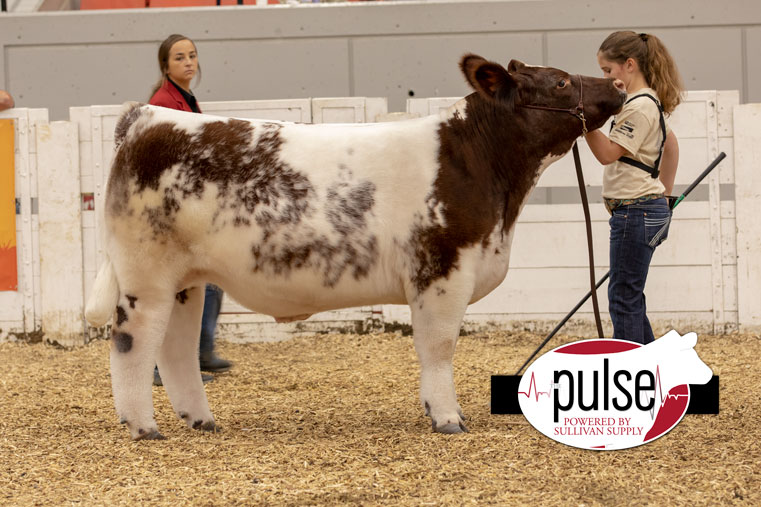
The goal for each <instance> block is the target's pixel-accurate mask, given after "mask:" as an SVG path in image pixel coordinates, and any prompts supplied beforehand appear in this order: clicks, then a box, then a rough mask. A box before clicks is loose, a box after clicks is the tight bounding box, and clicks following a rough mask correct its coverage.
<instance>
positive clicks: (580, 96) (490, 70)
mask: <svg viewBox="0 0 761 507" xmlns="http://www.w3.org/2000/svg"><path fill="white" fill-rule="evenodd" d="M460 67H461V69H462V72H463V74H465V78H466V79H467V81H468V83H469V84H470V85H471V86H472V87H473V89H474V90H475V91H476V92H477V94H478V97H479V98H480V99H482V100H483V101H485V102H486V103H487V104H488V105H489V106H492V107H494V108H496V109H497V110H498V111H500V110H501V111H504V112H505V113H509V114H510V116H511V117H513V118H514V119H515V120H516V121H518V122H519V123H521V127H522V128H523V129H525V130H527V131H528V132H529V134H530V135H542V134H547V135H549V136H552V137H554V138H555V139H557V140H558V141H561V140H563V141H566V142H565V143H562V144H567V142H568V141H570V140H573V139H575V138H576V137H578V136H579V135H581V134H582V131H583V128H584V126H585V125H586V128H587V129H588V130H594V129H597V128H600V127H601V126H602V125H603V124H604V123H605V121H606V120H607V119H608V118H609V117H610V116H611V115H612V114H615V113H617V112H618V111H620V109H621V106H622V105H623V103H624V101H625V100H626V91H625V90H624V86H623V83H621V82H616V81H614V80H613V79H610V78H595V77H588V76H579V75H571V74H568V73H567V72H565V71H562V70H560V69H554V68H551V67H534V66H530V65H525V64H523V63H522V62H519V61H518V60H512V61H511V62H510V64H509V65H508V66H507V69H505V68H504V67H503V66H502V65H500V64H498V63H494V62H490V61H488V60H485V59H484V58H482V57H480V56H478V55H473V54H468V55H465V56H464V57H463V58H462V60H461V62H460ZM569 147H570V146H569ZM563 148H565V149H567V148H566V147H565V146H563ZM553 151H554V150H553Z"/></svg>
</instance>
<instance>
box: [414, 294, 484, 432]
mask: <svg viewBox="0 0 761 507" xmlns="http://www.w3.org/2000/svg"><path fill="white" fill-rule="evenodd" d="M470 287H471V286H470V285H469V284H467V283H463V282H462V281H461V280H457V279H450V280H444V281H437V282H435V283H434V284H433V285H432V286H431V287H429V288H428V289H427V290H426V291H425V292H423V293H422V294H420V295H418V296H417V298H415V299H414V300H412V301H411V303H410V309H411V311H412V329H413V332H414V342H415V350H416V351H417V354H418V358H419V360H420V400H421V402H422V403H423V406H424V408H425V411H426V414H427V415H429V416H430V417H431V422H432V425H433V430H434V431H436V432H438V433H462V432H464V431H468V430H467V428H466V427H465V424H464V417H463V415H462V411H461V410H460V405H459V404H458V403H457V394H456V392H455V387H454V376H453V366H452V359H453V357H454V351H455V345H456V344H457V337H458V336H459V334H460V325H461V323H462V317H463V315H465V308H466V307H467V303H468V301H469V299H470V295H471V293H472V290H471V289H470Z"/></svg>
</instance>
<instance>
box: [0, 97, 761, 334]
mask: <svg viewBox="0 0 761 507" xmlns="http://www.w3.org/2000/svg"><path fill="white" fill-rule="evenodd" d="M454 100H456V98H434V99H415V100H411V101H410V102H409V104H408V108H409V114H408V116H414V115H419V114H429V113H433V114H436V113H437V112H438V111H440V109H441V108H444V107H446V106H448V105H449V104H451V103H452V102H453V101H454ZM738 102H739V98H738V93H737V92H736V91H718V92H717V91H702V92H691V93H690V94H689V95H688V96H687V97H686V100H685V101H684V102H683V104H681V105H680V106H679V108H678V109H677V110H676V111H675V112H674V114H673V116H672V118H671V126H672V128H673V129H674V131H675V132H679V138H680V145H681V153H682V156H681V158H680V165H679V170H678V172H677V180H676V183H677V187H678V188H679V187H681V188H682V189H683V188H684V187H686V186H687V185H688V184H689V183H691V182H692V181H693V180H694V179H695V178H696V177H697V176H698V175H699V174H700V173H701V172H702V170H703V169H704V168H705V167H706V166H707V165H708V163H709V162H710V161H711V160H713V159H714V158H715V157H716V155H717V154H718V153H719V152H720V151H724V152H726V153H727V155H728V156H727V158H726V159H725V160H724V161H723V162H722V163H721V165H720V166H719V167H718V168H717V169H716V170H715V171H714V172H712V173H711V174H710V175H709V176H708V178H706V180H704V182H703V183H702V184H701V185H700V186H699V187H698V188H697V189H696V190H695V191H694V192H693V193H692V194H691V195H690V197H689V198H688V199H687V200H685V201H684V202H683V203H682V204H680V205H679V207H678V208H677V210H676V211H675V215H674V222H673V224H672V226H671V231H670V238H669V240H668V241H667V242H665V243H664V244H663V245H662V246H661V247H659V248H658V250H657V252H656V255H655V257H654V259H653V263H652V268H651V275H650V280H649V282H648V286H647V288H646V295H647V297H648V308H649V311H648V314H649V316H650V319H651V321H652V322H653V325H654V327H655V328H656V332H663V331H666V330H668V329H671V328H676V329H679V330H680V331H682V332H687V331H698V332H724V331H731V330H734V329H741V330H757V329H760V328H761V310H760V309H761V293H760V292H759V290H758V288H759V287H761V252H759V248H761V247H760V246H759V245H761V240H760V239H759V238H761V221H758V220H756V219H755V218H754V217H755V213H754V211H755V207H757V203H758V199H759V188H761V187H760V186H759V185H760V183H759V181H758V171H757V168H758V162H759V153H758V146H761V139H759V130H758V128H757V123H758V119H759V114H761V111H760V110H759V105H758V104H747V105H738ZM202 106H203V108H204V110H205V111H207V112H208V113H215V114H220V115H235V116H238V117H267V118H273V119H290V120H295V121H304V122H311V121H326V120H327V121H339V122H365V121H374V120H378V119H383V120H386V119H389V115H386V114H385V112H386V101H385V99H382V98H381V99H378V98H375V99H372V98H368V99H365V98H354V97H349V98H333V99H294V100H281V101H249V102H214V103H202ZM120 109H121V106H90V107H81V108H72V110H71V121H69V122H52V123H49V122H48V121H47V111H45V110H27V109H14V110H10V111H6V112H3V113H0V117H13V118H15V119H17V123H16V125H17V136H16V137H17V139H16V146H17V147H18V150H17V157H16V181H17V185H16V187H17V194H16V195H17V198H18V199H19V201H20V202H21V214H20V215H19V216H18V217H17V234H18V240H17V243H18V245H19V249H18V263H19V290H18V292H0V340H3V339H7V338H8V336H9V333H11V334H12V333H32V332H39V330H40V329H41V330H42V331H44V332H45V339H47V340H50V341H55V342H57V343H59V344H64V345H75V344H77V343H83V342H84V341H85V340H86V337H85V336H86V334H85V333H83V330H84V323H83V321H82V318H81V314H82V308H83V306H84V301H85V300H86V298H87V296H88V295H89V292H90V289H91V286H92V283H93V280H94V276H95V271H96V269H97V267H98V265H99V263H100V262H101V260H102V255H103V253H102V244H101V242H100V233H101V231H102V224H101V223H100V218H101V215H100V213H98V210H101V209H102V208H103V197H104V196H103V190H104V189H105V182H106V178H107V175H108V170H109V166H110V161H111V156H112V150H113V129H114V125H115V122H116V118H117V115H118V114H119V111H120ZM391 116H394V115H391ZM580 148H581V155H582V162H583V165H584V178H585V181H586V183H587V185H588V192H590V200H591V201H598V202H597V203H594V202H593V203H592V206H591V215H592V221H593V224H592V225H593V232H594V237H595V243H594V245H595V260H596V266H595V269H596V272H597V277H598V279H599V278H600V277H601V276H602V275H603V274H604V273H605V272H606V271H607V268H608V264H607V262H608V258H607V245H608V239H607V238H608V226H607V220H608V215H607V213H606V212H605V211H604V209H603V208H602V205H601V204H599V195H594V194H593V192H598V193H599V187H600V183H601V177H602V176H601V175H602V170H601V167H600V166H599V164H597V163H596V162H595V161H594V159H593V157H592V155H591V153H590V152H589V150H588V148H587V147H586V146H585V144H584V143H583V141H582V142H580ZM735 188H737V191H736V192H735ZM38 189H39V192H38ZM77 189H79V191H80V192H79V193H78V192H77ZM594 189H596V190H594ZM725 189H730V190H731V192H726V191H725ZM561 190H562V192H561ZM533 193H534V194H542V193H545V194H552V193H558V194H560V197H559V198H553V199H544V201H543V202H537V201H539V200H535V201H534V202H533V203H531V202H530V203H529V204H528V205H527V206H526V208H525V209H524V211H523V213H522V214H521V216H520V217H519V219H518V224H517V227H516V234H515V239H514V243H513V249H512V252H511V263H510V264H511V267H510V271H509V272H508V276H507V278H506V280H505V281H504V282H503V283H502V284H501V285H500V286H499V287H498V288H497V289H495V291H494V292H492V293H491V294H490V295H488V296H487V297H486V298H484V299H483V300H481V301H479V302H477V303H475V304H473V305H471V306H470V307H469V309H468V312H467V315H466V328H470V329H474V328H479V327H492V326H495V325H496V326H499V327H502V328H519V329H522V328H528V329H533V330H540V331H541V330H548V329H551V328H552V327H553V326H554V325H555V324H556V323H557V322H558V321H559V320H560V319H561V318H562V317H563V316H564V315H565V314H566V313H567V312H568V311H569V310H570V309H571V308H572V307H573V306H574V305H575V304H576V302H578V301H579V300H580V299H581V297H582V296H583V295H584V294H585V293H586V292H587V290H588V274H587V267H586V265H587V254H586V239H585V236H584V225H583V214H582V211H581V207H580V206H579V199H578V189H577V188H576V183H575V176H574V170H573V167H572V161H571V157H566V158H564V159H562V160H560V161H558V162H556V163H555V164H554V165H553V166H552V167H551V168H549V169H548V170H547V171H546V172H545V173H544V175H543V176H542V178H541V179H540V181H539V183H538V186H537V188H536V189H535V190H534V192H533ZM553 201H555V202H553ZM91 203H92V204H94V209H93V206H91V205H90V204H91ZM38 210H39V211H38ZM605 290H606V286H605V285H603V287H602V288H601V289H600V291H599V294H600V302H601V310H602V313H603V320H604V322H605V327H606V329H607V330H608V331H609V330H610V325H609V320H608V317H607V306H606V301H607V298H606V297H605ZM223 312H224V314H223V315H222V318H221V325H222V331H221V334H222V336H224V337H225V338H226V339H232V340H237V341H251V340H262V339H264V340H275V339H283V338H286V337H288V336H292V335H293V333H298V332H301V331H306V332H309V331H312V332H313V331H317V330H324V329H332V330H336V329H344V330H352V331H353V330H356V329H358V328H362V329H368V328H373V327H374V326H377V325H378V324H379V323H383V322H385V323H394V322H397V323H408V322H409V312H408V310H407V309H406V307H403V306H396V305H387V306H384V307H380V306H377V307H362V308H352V309H347V310H342V311H336V312H325V313H322V314H319V315H316V316H313V317H312V318H310V319H309V320H307V321H305V322H300V323H294V324H275V323H274V320H273V319H272V318H270V317H268V316H265V315H259V314H256V313H253V312H250V311H248V310H246V309H244V308H242V307H240V306H239V305H237V304H236V303H235V302H234V301H232V300H227V301H226V303H225V306H224V308H223ZM379 321H380V322H379ZM591 323H592V314H591V303H589V302H588V303H587V304H586V305H585V306H583V307H582V308H581V309H580V311H579V312H578V313H577V315H576V317H575V318H574V319H573V320H572V321H571V322H570V323H569V324H568V328H567V330H568V331H571V330H575V331H577V332H579V333H581V334H582V335H584V333H587V334H589V335H590V336H591V330H592V329H593V327H592V325H591ZM105 331H106V330H105V329H103V330H99V331H95V333H96V334H98V333H103V332H105Z"/></svg>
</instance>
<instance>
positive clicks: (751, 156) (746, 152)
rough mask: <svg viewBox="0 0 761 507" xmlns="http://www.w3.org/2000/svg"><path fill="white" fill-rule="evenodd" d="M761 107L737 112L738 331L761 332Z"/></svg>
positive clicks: (748, 106) (743, 107)
mask: <svg viewBox="0 0 761 507" xmlns="http://www.w3.org/2000/svg"><path fill="white" fill-rule="evenodd" d="M759 124H761V104H743V105H739V106H735V108H734V133H735V209H736V212H737V218H736V220H737V311H738V319H737V320H738V322H739V329H740V330H741V331H745V332H758V331H759V330H761V296H760V295H759V288H761V221H759V219H758V203H759V202H761V172H760V171H759V167H761V130H760V129H759V128H758V126H759Z"/></svg>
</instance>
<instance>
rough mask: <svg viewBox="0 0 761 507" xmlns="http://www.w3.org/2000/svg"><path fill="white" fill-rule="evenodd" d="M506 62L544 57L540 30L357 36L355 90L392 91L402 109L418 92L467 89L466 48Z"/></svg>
mask: <svg viewBox="0 0 761 507" xmlns="http://www.w3.org/2000/svg"><path fill="white" fill-rule="evenodd" d="M468 52H471V53H476V54H480V55H481V56H483V57H484V58H488V59H491V60H495V61H498V62H500V63H503V64H507V62H508V61H510V59H511V58H517V59H519V60H523V61H525V62H531V63H541V62H542V36H541V34H516V35H502V34H485V35H437V36H431V35H425V36H406V37H367V38H359V39H357V40H355V41H354V45H353V55H354V58H353V61H354V83H355V87H354V94H355V95H359V96H368V97H371V96H372V97H375V96H379V97H388V107H389V110H390V111H403V110H404V108H405V103H406V102H405V101H406V100H407V98H408V97H409V96H410V95H409V92H410V91H412V92H414V96H416V97H451V96H458V95H466V94H468V93H470V91H471V90H470V88H469V87H468V85H467V83H466V82H465V78H464V77H463V75H462V73H461V72H460V68H459V65H458V63H459V61H460V58H461V57H462V55H463V54H465V53H468Z"/></svg>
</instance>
